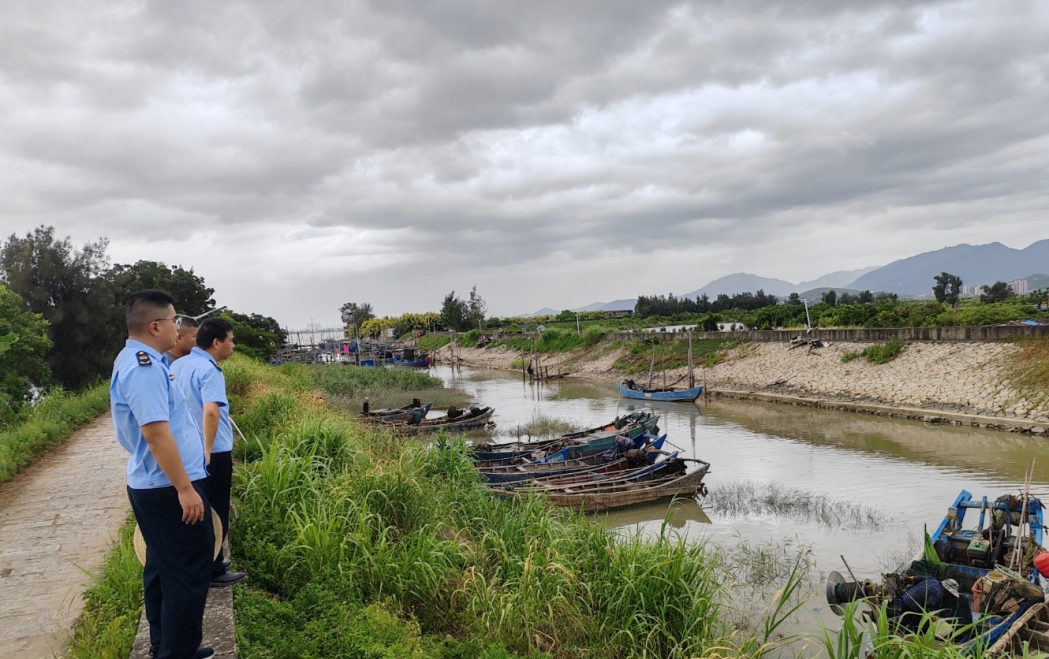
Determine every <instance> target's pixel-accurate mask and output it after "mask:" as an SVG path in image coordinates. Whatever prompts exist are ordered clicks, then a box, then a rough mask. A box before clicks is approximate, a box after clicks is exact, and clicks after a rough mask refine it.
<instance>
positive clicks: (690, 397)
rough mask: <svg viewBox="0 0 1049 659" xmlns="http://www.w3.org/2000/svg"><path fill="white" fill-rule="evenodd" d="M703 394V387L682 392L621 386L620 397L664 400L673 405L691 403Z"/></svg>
mask: <svg viewBox="0 0 1049 659" xmlns="http://www.w3.org/2000/svg"><path fill="white" fill-rule="evenodd" d="M702 393H703V387H702V386H699V387H693V388H692V389H683V390H681V391H638V390H637V389H631V388H629V387H624V386H623V385H622V384H620V385H619V395H620V396H622V397H623V398H632V399H634V400H662V401H668V402H673V403H691V402H693V401H694V400H696V399H697V398H699V397H700V395H701V394H702Z"/></svg>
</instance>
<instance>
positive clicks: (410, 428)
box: [385, 407, 495, 435]
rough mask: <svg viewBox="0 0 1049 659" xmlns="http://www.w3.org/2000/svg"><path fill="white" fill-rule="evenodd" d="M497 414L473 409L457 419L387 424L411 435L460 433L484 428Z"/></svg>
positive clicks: (445, 418) (492, 411) (442, 418)
mask: <svg viewBox="0 0 1049 659" xmlns="http://www.w3.org/2000/svg"><path fill="white" fill-rule="evenodd" d="M494 413H495V409H494V408H491V407H484V408H476V407H475V408H471V409H470V411H468V412H466V413H465V414H463V415H462V416H457V417H455V418H451V419H450V418H448V417H447V416H439V417H437V418H435V419H423V420H422V421H420V422H419V423H404V422H400V423H389V424H385V425H387V426H389V427H390V428H393V429H394V430H397V431H399V432H402V433H406V434H409V435H415V434H419V433H425V432H436V431H438V430H446V431H448V432H460V431H463V430H475V429H478V428H484V427H485V426H487V425H488V424H489V423H491V421H492V414H494Z"/></svg>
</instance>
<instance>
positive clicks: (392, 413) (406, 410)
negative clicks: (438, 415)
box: [357, 402, 433, 423]
mask: <svg viewBox="0 0 1049 659" xmlns="http://www.w3.org/2000/svg"><path fill="white" fill-rule="evenodd" d="M431 407H433V403H432V402H429V403H424V404H422V405H415V404H414V403H409V404H407V405H405V406H404V407H397V408H394V409H378V410H369V411H368V413H367V414H358V415H357V418H358V419H360V420H361V421H380V422H388V423H390V422H395V421H407V420H408V419H411V418H412V417H414V416H416V415H419V418H420V420H422V419H423V418H425V417H426V413H427V412H429V411H430V408H431Z"/></svg>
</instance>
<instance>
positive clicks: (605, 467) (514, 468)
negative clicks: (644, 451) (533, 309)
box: [478, 435, 667, 483]
mask: <svg viewBox="0 0 1049 659" xmlns="http://www.w3.org/2000/svg"><path fill="white" fill-rule="evenodd" d="M666 439H667V436H666V435H663V436H662V437H659V438H654V437H652V436H651V435H642V436H640V437H638V439H636V440H635V444H634V447H635V448H640V447H641V446H643V445H644V444H645V443H646V442H647V441H649V440H652V447H653V448H656V449H661V448H663V442H665V441H666ZM568 451H569V449H567V448H566V449H561V451H559V452H558V453H561V454H563V455H565V456H567V454H568ZM655 455H656V454H652V459H653V460H654V459H655ZM628 467H629V464H628V463H627V460H626V458H623V457H620V458H616V459H614V460H611V461H609V460H608V459H606V458H605V457H604V456H603V455H602V454H600V453H595V454H593V455H591V456H588V457H585V458H575V459H571V460H569V459H566V458H565V457H561V459H560V460H551V461H549V462H547V461H545V460H544V461H542V462H526V463H524V464H518V465H505V466H498V467H481V468H479V469H478V471H480V472H481V476H482V477H483V478H484V479H485V480H486V481H488V482H489V483H513V482H518V481H526V480H532V479H535V478H542V477H546V476H565V475H568V474H577V473H588V474H589V473H593V474H606V473H613V472H620V471H623V470H625V469H627V468H628Z"/></svg>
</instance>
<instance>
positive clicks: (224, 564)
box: [222, 558, 233, 570]
mask: <svg viewBox="0 0 1049 659" xmlns="http://www.w3.org/2000/svg"><path fill="white" fill-rule="evenodd" d="M231 565H233V561H231V560H230V559H228V558H227V559H225V560H223V561H222V569H223V570H228V569H229V566H231Z"/></svg>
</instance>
